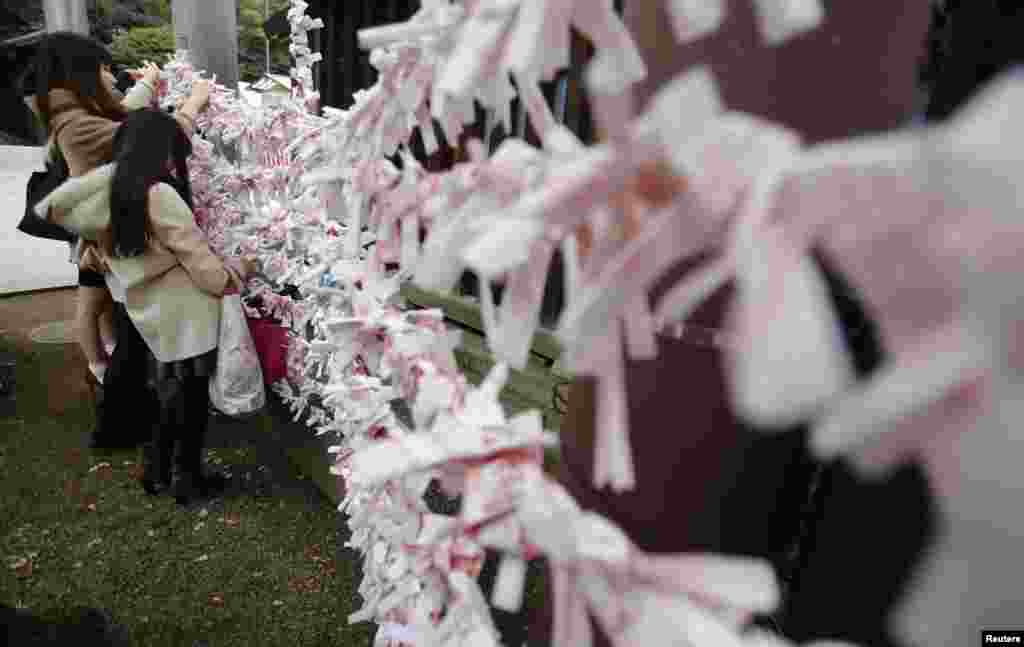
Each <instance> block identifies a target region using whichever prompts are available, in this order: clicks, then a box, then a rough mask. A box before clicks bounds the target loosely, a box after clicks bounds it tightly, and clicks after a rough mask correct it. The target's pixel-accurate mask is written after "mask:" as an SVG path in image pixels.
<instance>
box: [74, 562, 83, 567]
mask: <svg viewBox="0 0 1024 647" xmlns="http://www.w3.org/2000/svg"><path fill="white" fill-rule="evenodd" d="M72 566H74V567H75V568H82V567H83V566H85V564H83V563H82V562H75V563H74V564H72Z"/></svg>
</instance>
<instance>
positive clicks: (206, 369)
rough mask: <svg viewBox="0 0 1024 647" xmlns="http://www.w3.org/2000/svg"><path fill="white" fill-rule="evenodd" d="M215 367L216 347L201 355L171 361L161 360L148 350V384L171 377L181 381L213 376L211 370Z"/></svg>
mask: <svg viewBox="0 0 1024 647" xmlns="http://www.w3.org/2000/svg"><path fill="white" fill-rule="evenodd" d="M216 368H217V349H216V348H214V349H213V350H211V351H209V352H206V353H203V354H202V355H196V356H195V357H189V358H187V359H182V360H176V361H173V362H161V361H160V360H158V359H157V358H156V356H154V355H153V353H152V352H150V353H149V370H148V378H149V385H150V386H153V387H155V386H157V385H158V384H160V383H162V382H164V381H166V380H169V379H172V378H177V379H179V380H183V381H184V380H188V379H191V378H195V377H205V378H209V377H212V376H213V372H214V370H215V369H216Z"/></svg>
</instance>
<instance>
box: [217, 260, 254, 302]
mask: <svg viewBox="0 0 1024 647" xmlns="http://www.w3.org/2000/svg"><path fill="white" fill-rule="evenodd" d="M224 267H225V268H226V269H227V271H228V276H229V277H230V280H229V281H228V290H225V291H224V294H238V293H239V292H242V291H244V290H245V283H246V281H248V279H249V276H251V275H252V274H253V273H254V272H256V271H258V270H259V264H258V263H257V262H256V261H255V260H253V259H252V258H249V257H246V256H241V257H237V258H229V259H227V260H226V261H225V262H224Z"/></svg>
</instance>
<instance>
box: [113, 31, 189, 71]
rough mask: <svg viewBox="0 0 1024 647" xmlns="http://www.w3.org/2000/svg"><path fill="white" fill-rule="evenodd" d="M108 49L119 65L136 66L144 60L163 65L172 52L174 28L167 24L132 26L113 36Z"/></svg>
mask: <svg viewBox="0 0 1024 647" xmlns="http://www.w3.org/2000/svg"><path fill="white" fill-rule="evenodd" d="M110 51H111V53H112V54H113V56H114V64H115V65H117V66H119V67H127V68H138V67H142V64H143V63H144V62H146V61H153V62H154V63H158V64H160V65H163V64H164V63H165V62H166V61H167V56H168V55H169V54H173V53H174V29H173V28H172V27H171V26H170V25H169V24H168V25H161V26H159V27H132V28H131V29H129V30H127V31H122V32H119V33H118V34H117V35H115V36H114V42H112V43H111V44H110Z"/></svg>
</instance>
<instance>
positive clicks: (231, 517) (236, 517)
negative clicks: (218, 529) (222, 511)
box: [224, 512, 242, 528]
mask: <svg viewBox="0 0 1024 647" xmlns="http://www.w3.org/2000/svg"><path fill="white" fill-rule="evenodd" d="M241 523H242V515H240V514H238V513H237V512H230V513H228V514H226V515H224V524H225V525H227V527H228V528H235V527H237V526H238V525H239V524H241Z"/></svg>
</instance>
